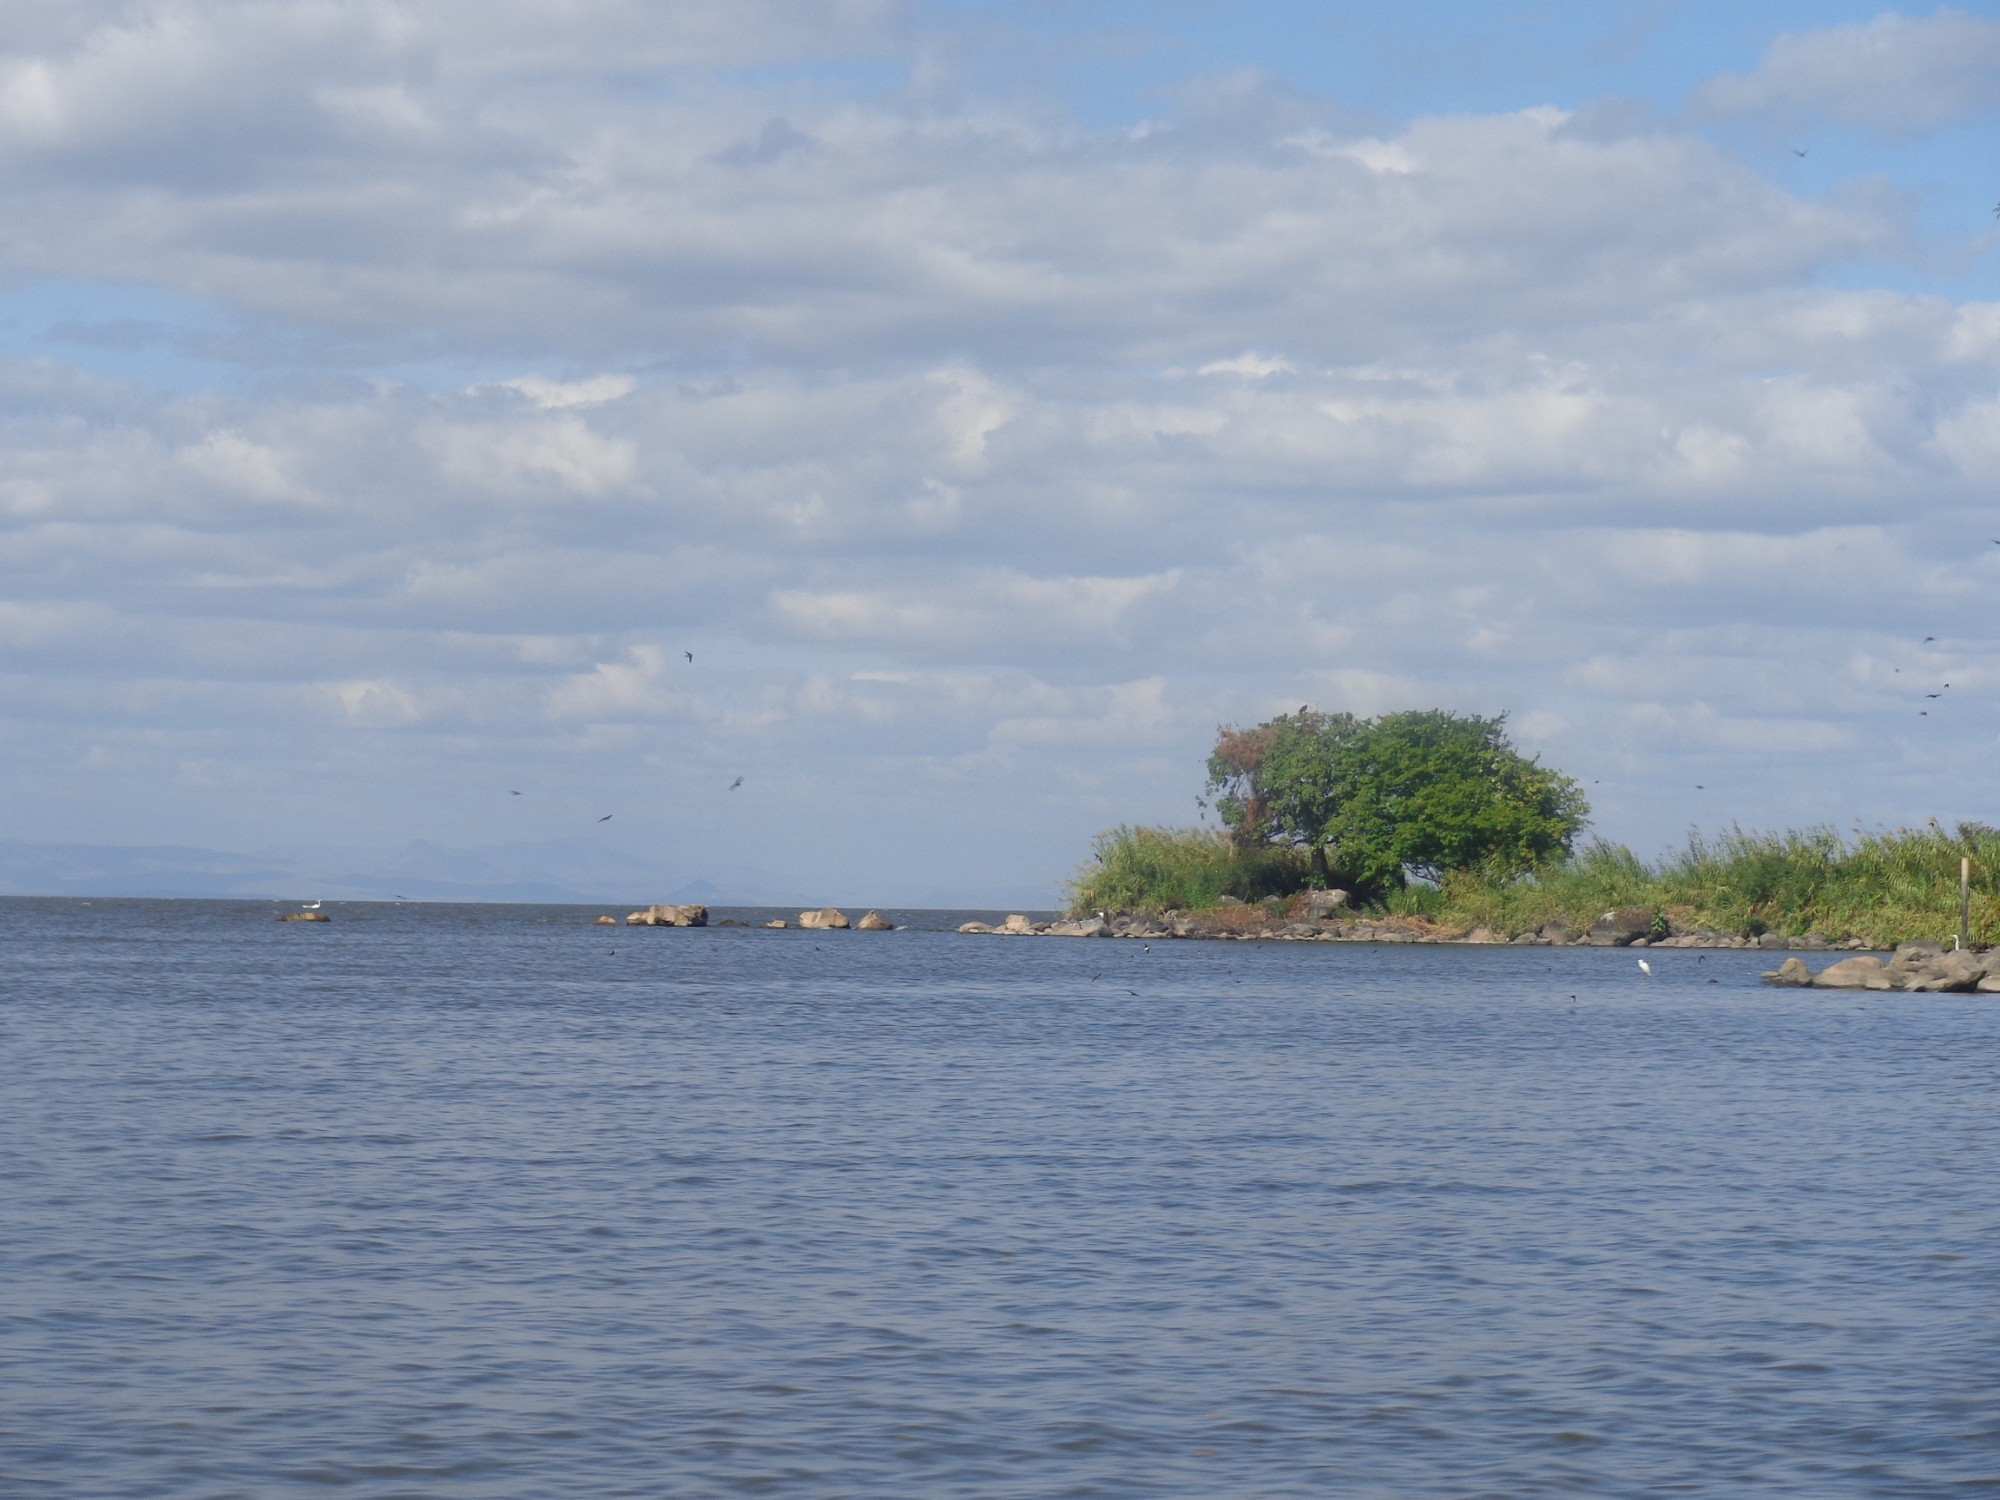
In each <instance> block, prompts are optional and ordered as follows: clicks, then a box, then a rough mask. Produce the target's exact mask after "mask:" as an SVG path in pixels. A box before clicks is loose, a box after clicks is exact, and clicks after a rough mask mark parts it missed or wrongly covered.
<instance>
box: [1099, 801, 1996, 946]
mask: <svg viewBox="0 0 2000 1500" xmlns="http://www.w3.org/2000/svg"><path fill="white" fill-rule="evenodd" d="M1965 857H1969V858H1970V859H1971V860H1972V937H1973V941H1974V942H1975V943H1978V944H1980V945H1982V946H1984V945H1987V944H1992V943H2000V829H1996V828H1991V827H1988V826H1987V825H1985V824H1983V823H1961V824H1959V825H1958V827H1957V828H1956V829H1952V830H1946V829H1944V828H1942V827H1940V826H1939V825H1938V824H1936V823H1932V824H1929V825H1928V826H1926V827H1923V828H1898V829H1876V830H1862V831H1857V832H1856V833H1854V834H1853V835H1852V836H1850V837H1842V836H1841V835H1840V833H1838V832H1837V831H1836V830H1834V829H1833V828H1831V827H1817V828H1807V829H1786V830H1784V831H1782V832H1755V831H1751V830H1746V829H1743V828H1740V827H1735V826H1732V827H1731V828H1729V829H1728V830H1727V831H1726V832H1723V833H1719V834H1712V835H1710V834H1702V833H1698V832H1697V833H1691V834H1690V835H1689V836H1688V841H1687V844H1686V845H1685V847H1683V848H1681V849H1678V850H1676V851H1674V852H1672V853H1670V854H1668V855H1666V856H1665V857H1664V858H1662V859H1660V860H1658V861H1655V862H1653V863H1648V862H1646V861H1645V860H1642V859H1640V858H1639V857H1638V856H1637V855H1635V854H1633V853H1632V851H1631V850H1630V849H1627V848H1625V847H1624V846H1622V845H1619V844H1604V843H1598V844H1592V845H1590V846H1588V847H1587V848H1584V849H1582V850H1579V851H1578V852H1577V853H1576V854H1575V855H1573V856H1571V857H1570V858H1568V859H1565V860H1562V861H1559V862H1557V863H1554V864H1551V865H1547V866H1544V867H1543V868H1541V869H1539V870H1535V871H1532V872H1530V873H1528V874H1526V875H1519V874H1509V873H1505V872H1502V871H1499V870H1485V871H1480V870H1468V871H1460V872H1458V873H1455V874H1452V875H1449V876H1447V877H1446V878H1445V880H1444V882H1443V884H1442V885H1437V886H1430V885H1412V886H1409V887H1408V888H1407V889H1405V890H1402V891H1399V892H1397V893H1396V894H1395V895H1393V896H1391V897H1390V898H1389V900H1388V901H1387V902H1386V903H1384V909H1385V911H1386V912H1387V913H1388V914H1389V915H1394V916H1407V917H1425V918H1429V919H1431V920H1433V921H1436V922H1439V923H1443V924H1447V925H1451V926H1457V927H1464V928H1470V927H1477V926H1484V927H1491V928H1493V929H1495V930H1496V931H1499V932H1502V933H1505V934H1508V935H1510V936H1511V935H1513V934H1516V933H1522V932H1531V931H1534V930H1535V929H1536V928H1539V927H1542V926H1545V925H1546V924H1548V923H1550V922H1561V923H1564V924H1565V925H1567V926H1569V927H1571V928H1574V929H1576V930H1579V931H1580V930H1582V929H1583V928H1585V927H1588V926H1589V925H1590V924H1591V923H1592V922H1594V921H1596V920H1597V919H1598V918H1599V917H1601V916H1602V915H1603V914H1604V913H1605V912H1607V911H1616V910H1622V909H1624V908H1628V907H1645V908H1648V909H1650V910H1652V911H1654V912H1656V913H1658V914H1659V916H1660V918H1661V920H1662V922H1663V923H1665V924H1667V925H1669V926H1671V927H1672V928H1673V929H1674V930H1675V931H1678V932H1698V931H1705V932H1718V933H1742V934H1746V935H1749V936H1756V935H1758V934H1760V933H1765V932H1775V933H1778V934H1780V935H1782V936H1786V937H1802V936H1804V935H1805V934H1807V933H1813V932H1816V933H1820V934H1822V935H1824V936H1825V937H1827V938H1829V939H1834V940H1838V939H1841V938H1847V937H1860V938H1865V939H1867V940H1868V941H1869V942H1871V943H1874V944H1879V945H1887V944H1891V943H1897V942H1903V941H1907V940H1909V939H1911V938H1938V939H1944V940H1946V941H1949V939H1950V938H1951V936H1952V935H1953V934H1954V933H1956V932H1957V930H1958V862H1959V860H1960V859H1961V858H1965ZM1307 873H1308V872H1307V866H1306V862H1305V860H1304V859H1303V858H1301V857H1300V856H1299V855H1298V853H1297V852H1296V851H1293V850H1287V849H1249V850H1245V849H1239V848H1237V847H1236V845H1235V844H1234V843H1232V842H1231V841H1230V839H1229V838H1228V837H1226V836H1225V835H1223V834H1220V833H1214V832H1210V831H1208V830H1206V829H1198V828H1134V827H1120V828H1113V829H1110V830H1108V831H1106V832H1104V833H1100V834H1098V835H1097V837H1096V838H1095V839H1093V840H1092V842H1091V859H1090V863H1089V864H1087V865H1085V866H1084V867H1083V868H1082V869H1081V870H1079V871H1078V872H1077V873H1076V875H1075V876H1074V878H1072V879H1071V880H1070V882H1069V887H1068V893H1069V900H1070V909H1071V910H1072V911H1078V912H1090V911H1099V910H1102V911H1152V912H1159V911H1165V910H1169V909H1176V910H1181V911H1201V910H1204V909H1206V908H1210V907H1213V906H1215V905H1216V904H1217V903H1218V901H1219V900H1220V898H1221V897H1223V896H1235V897H1237V898H1238V899H1240V900H1243V901H1257V900H1260V899H1262V898H1263V897H1265V896H1271V895H1289V894H1290V893H1292V892H1294V891H1298V890H1302V889H1304V887H1305V885H1306V880H1307Z"/></svg>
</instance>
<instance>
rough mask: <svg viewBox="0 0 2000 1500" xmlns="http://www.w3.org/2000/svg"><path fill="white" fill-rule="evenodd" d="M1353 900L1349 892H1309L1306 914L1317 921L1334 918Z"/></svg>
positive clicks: (1306, 900) (1306, 898)
mask: <svg viewBox="0 0 2000 1500" xmlns="http://www.w3.org/2000/svg"><path fill="white" fill-rule="evenodd" d="M1353 899H1354V898H1353V896H1352V895H1351V894H1350V893H1349V892H1347V891H1307V892H1306V896H1305V914H1306V915H1307V916H1309V917H1312V918H1313V919H1315V920H1322V919H1324V918H1327V917H1330V916H1332V915H1333V914H1334V913H1335V912H1337V911H1339V910H1340V909H1341V908H1342V907H1343V906H1345V905H1347V903H1348V902H1349V901H1351V900H1353Z"/></svg>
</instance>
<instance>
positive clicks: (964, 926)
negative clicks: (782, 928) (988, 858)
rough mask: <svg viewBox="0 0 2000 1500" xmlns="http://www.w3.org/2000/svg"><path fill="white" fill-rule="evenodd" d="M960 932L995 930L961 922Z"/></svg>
mask: <svg viewBox="0 0 2000 1500" xmlns="http://www.w3.org/2000/svg"><path fill="white" fill-rule="evenodd" d="M781 925H782V924H781ZM958 930H959V931H960V932H991V931H992V930H993V928H992V926H991V925H990V924H988V923H985V922H961V923H959V926H958Z"/></svg>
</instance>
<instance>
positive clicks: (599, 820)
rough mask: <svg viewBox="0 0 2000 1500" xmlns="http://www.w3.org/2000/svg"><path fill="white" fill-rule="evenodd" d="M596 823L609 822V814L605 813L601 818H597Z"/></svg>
mask: <svg viewBox="0 0 2000 1500" xmlns="http://www.w3.org/2000/svg"><path fill="white" fill-rule="evenodd" d="M597 821H598V822H600V823H609V822H610V821H611V814H610V813H606V814H605V815H604V816H603V817H601V818H599V819H598V820H597Z"/></svg>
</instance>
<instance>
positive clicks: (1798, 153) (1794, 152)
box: [1792, 146, 1811, 156]
mask: <svg viewBox="0 0 2000 1500" xmlns="http://www.w3.org/2000/svg"><path fill="white" fill-rule="evenodd" d="M1807 149H1808V150H1810V149H1811V148H1810V147H1808V148H1807ZM1805 154H1806V153H1805V152H1804V151H1801V150H1800V149H1799V148H1798V147H1797V146H1794V147H1792V155H1794V156H1804V155H1805Z"/></svg>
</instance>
